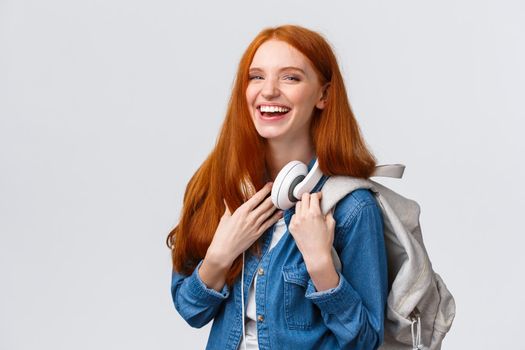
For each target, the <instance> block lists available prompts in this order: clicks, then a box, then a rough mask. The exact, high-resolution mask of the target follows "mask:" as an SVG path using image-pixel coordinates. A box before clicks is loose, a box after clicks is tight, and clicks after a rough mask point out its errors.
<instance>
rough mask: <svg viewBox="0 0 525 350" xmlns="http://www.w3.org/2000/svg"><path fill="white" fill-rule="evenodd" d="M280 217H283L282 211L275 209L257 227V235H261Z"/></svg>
mask: <svg viewBox="0 0 525 350" xmlns="http://www.w3.org/2000/svg"><path fill="white" fill-rule="evenodd" d="M282 217H283V212H282V211H280V210H278V211H276V212H275V213H274V214H273V215H272V216H271V217H270V218H269V219H268V220H266V221H265V222H263V224H262V225H261V226H260V227H259V230H258V231H257V235H258V236H261V235H262V234H263V233H264V232H265V231H266V230H267V229H269V228H270V227H271V226H272V225H273V224H275V223H276V222H277V221H279V219H280V218H282Z"/></svg>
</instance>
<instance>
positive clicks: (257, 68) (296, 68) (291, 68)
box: [250, 66, 306, 75]
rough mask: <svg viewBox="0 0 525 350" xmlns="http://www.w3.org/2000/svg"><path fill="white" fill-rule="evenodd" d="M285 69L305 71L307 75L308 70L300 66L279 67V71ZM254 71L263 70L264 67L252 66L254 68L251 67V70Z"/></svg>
mask: <svg viewBox="0 0 525 350" xmlns="http://www.w3.org/2000/svg"><path fill="white" fill-rule="evenodd" d="M283 70H297V71H299V72H301V73H303V74H304V75H306V72H305V71H304V70H303V69H301V68H299V67H294V66H286V67H282V68H280V69H279V71H283ZM252 71H262V69H261V68H259V67H252V68H250V72H252Z"/></svg>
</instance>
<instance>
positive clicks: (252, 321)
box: [239, 218, 286, 350]
mask: <svg viewBox="0 0 525 350" xmlns="http://www.w3.org/2000/svg"><path fill="white" fill-rule="evenodd" d="M285 232H286V223H285V222H284V218H281V219H280V220H279V221H277V222H276V223H275V230H274V232H273V236H272V241H271V243H270V249H269V250H271V249H272V248H273V247H275V245H276V244H277V242H279V240H280V239H281V237H282V236H283V235H284V233H285ZM256 284H257V273H256V274H255V278H254V279H253V282H252V284H251V286H250V290H249V292H248V303H247V304H246V318H245V326H244V327H245V329H246V349H247V350H258V349H259V343H258V342H257V312H256V310H255V285H256ZM239 350H244V344H243V339H242V337H241V344H240V346H239Z"/></svg>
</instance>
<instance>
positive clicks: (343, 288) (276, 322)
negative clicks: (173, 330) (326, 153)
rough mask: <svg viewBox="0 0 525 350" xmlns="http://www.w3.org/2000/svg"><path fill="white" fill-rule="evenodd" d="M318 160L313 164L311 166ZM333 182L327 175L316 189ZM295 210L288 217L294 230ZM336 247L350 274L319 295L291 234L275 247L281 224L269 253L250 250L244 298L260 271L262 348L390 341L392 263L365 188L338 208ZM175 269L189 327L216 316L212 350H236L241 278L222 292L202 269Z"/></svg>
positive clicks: (175, 291) (267, 236) (174, 288)
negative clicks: (386, 335) (387, 315)
mask: <svg viewBox="0 0 525 350" xmlns="http://www.w3.org/2000/svg"><path fill="white" fill-rule="evenodd" d="M314 161H315V158H314V159H312V160H311V162H310V163H309V164H308V169H311V167H312V166H313V163H314ZM326 180H327V177H326V176H323V177H322V178H321V179H320V180H319V182H318V183H317V185H316V187H315V188H314V189H313V190H312V191H311V192H317V191H318V190H320V189H321V187H322V185H323V184H324V183H325V181H326ZM294 212H295V207H292V208H290V209H288V210H286V211H285V212H284V220H285V222H286V226H287V227H288V225H289V223H290V219H291V217H292V215H293V214H294ZM334 219H335V220H336V228H335V237H334V247H335V249H336V251H337V253H338V255H339V257H340V259H341V262H342V265H343V267H342V270H341V271H340V272H338V274H339V284H338V286H337V287H335V288H332V289H329V290H326V291H320V292H319V291H317V290H316V289H315V286H314V284H313V282H312V280H311V278H310V276H309V274H308V271H307V270H306V266H305V263H304V260H303V257H302V255H301V253H300V251H299V250H298V248H297V246H296V244H295V242H294V239H293V237H292V235H291V234H290V232H289V230H288V229H287V230H286V232H285V233H284V235H283V236H282V237H281V239H280V240H279V242H278V243H277V245H276V246H275V247H274V248H273V249H271V250H269V249H268V248H269V245H270V242H271V238H272V234H273V231H274V228H275V225H274V226H272V227H271V228H269V229H268V230H267V231H266V232H265V233H264V234H263V235H262V236H261V239H262V242H263V244H262V247H263V249H262V256H261V257H257V256H255V255H253V254H250V253H248V252H247V253H246V261H245V272H244V299H245V301H246V300H248V291H249V289H250V288H249V287H250V285H251V283H252V281H253V279H254V277H255V273H258V274H259V275H258V277H257V288H256V295H255V304H256V310H257V315H258V317H257V319H258V321H257V334H258V341H259V349H261V350H263V349H301V350H307V349H316V350H318V349H329V350H333V349H363V350H371V349H376V348H378V347H379V345H381V343H382V342H383V320H384V312H385V306H386V298H387V289H388V282H387V260H386V251H385V244H384V237H383V221H382V215H381V211H380V209H379V207H378V205H377V203H376V201H375V199H374V197H373V195H372V193H371V192H370V191H369V190H366V189H359V190H356V191H354V192H352V193H351V194H348V195H347V196H345V197H344V198H343V199H342V200H340V201H339V202H338V203H337V205H336V207H335V210H334ZM201 264H202V261H200V262H199V264H198V266H197V267H196V268H195V270H194V271H193V273H192V274H190V275H189V276H185V275H181V274H178V273H177V272H173V274H172V283H171V294H172V297H173V302H174V305H175V308H176V309H177V311H178V312H179V313H180V315H181V316H182V317H183V318H184V319H185V320H186V322H187V323H188V324H189V325H190V326H192V327H197V328H200V327H202V326H204V325H206V324H207V323H208V322H210V321H211V320H212V319H213V325H212V328H211V331H210V335H209V339H208V344H207V347H206V349H220V350H225V349H226V350H236V349H238V347H239V344H240V340H241V336H242V314H241V279H240V278H238V279H237V281H236V282H235V284H234V285H233V287H232V288H229V287H228V286H227V285H225V286H224V287H223V289H222V291H221V292H217V291H216V290H214V289H211V288H208V287H207V286H206V285H205V284H204V283H203V282H202V280H201V279H200V277H199V274H198V272H197V270H198V268H199V267H200V265H201Z"/></svg>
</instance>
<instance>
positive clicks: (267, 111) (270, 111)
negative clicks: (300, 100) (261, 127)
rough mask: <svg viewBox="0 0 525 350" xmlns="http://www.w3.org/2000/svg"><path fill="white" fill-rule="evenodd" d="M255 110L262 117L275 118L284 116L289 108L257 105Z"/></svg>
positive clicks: (288, 111)
mask: <svg viewBox="0 0 525 350" xmlns="http://www.w3.org/2000/svg"><path fill="white" fill-rule="evenodd" d="M257 111H258V112H259V115H260V116H261V118H262V119H267V120H275V119H281V118H282V117H284V116H286V115H287V114H288V113H290V111H291V109H290V108H287V107H267V106H258V107H257Z"/></svg>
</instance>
